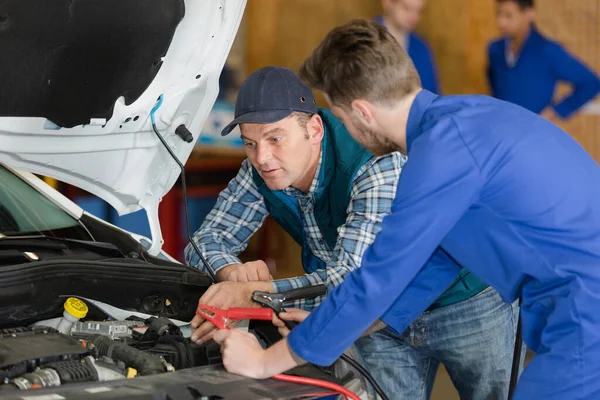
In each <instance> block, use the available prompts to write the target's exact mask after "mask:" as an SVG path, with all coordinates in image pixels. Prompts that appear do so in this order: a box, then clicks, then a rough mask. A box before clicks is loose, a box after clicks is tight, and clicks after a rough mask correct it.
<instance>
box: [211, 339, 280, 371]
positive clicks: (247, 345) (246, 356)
mask: <svg viewBox="0 0 600 400" xmlns="http://www.w3.org/2000/svg"><path fill="white" fill-rule="evenodd" d="M214 339H215V342H217V343H218V344H220V345H221V354H222V356H223V366H224V367H225V369H226V370H227V371H228V372H231V373H232V374H239V375H244V376H247V377H249V378H254V379H264V378H268V376H266V375H265V371H264V368H262V367H263V366H264V364H265V363H264V356H265V350H264V349H263V348H262V346H261V345H260V343H258V340H257V339H256V337H255V336H254V335H253V334H251V333H248V332H243V331H240V330H238V329H234V330H225V329H223V330H220V331H218V332H216V333H215V336H214Z"/></svg>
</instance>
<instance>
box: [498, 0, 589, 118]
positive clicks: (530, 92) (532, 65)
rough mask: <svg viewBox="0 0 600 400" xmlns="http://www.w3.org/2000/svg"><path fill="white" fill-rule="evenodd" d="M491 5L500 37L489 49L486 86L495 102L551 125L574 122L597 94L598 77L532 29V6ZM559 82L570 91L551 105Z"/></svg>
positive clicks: (520, 1)
mask: <svg viewBox="0 0 600 400" xmlns="http://www.w3.org/2000/svg"><path fill="white" fill-rule="evenodd" d="M496 3H497V21H498V27H499V28H500V31H501V32H502V34H503V37H502V38H501V39H499V40H496V41H494V42H492V43H491V44H490V45H489V47H488V69H487V72H488V81H489V85H490V89H491V92H492V95H493V96H494V97H497V98H499V99H501V100H506V101H510V102H512V103H515V104H518V105H520V106H522V107H525V108H526V109H528V110H530V111H533V112H535V113H538V114H541V115H542V116H544V117H546V118H548V119H549V120H551V121H555V122H556V121H560V120H564V119H568V118H570V117H571V116H573V115H574V114H575V113H576V112H577V111H578V110H579V109H581V107H583V106H584V105H585V104H586V103H587V102H589V101H590V100H592V99H593V98H594V97H595V96H596V95H597V94H598V92H600V79H599V78H598V76H597V75H596V74H595V73H594V72H593V71H592V70H590V69H589V68H588V67H587V66H586V65H584V64H583V63H582V62H581V61H580V60H578V59H577V57H575V56H573V55H572V54H569V52H568V51H567V50H565V48H564V47H563V46H561V45H560V44H558V43H557V42H555V41H553V40H551V39H548V38H547V37H545V36H544V35H542V34H541V33H540V31H539V30H538V29H537V28H536V25H535V23H534V9H533V7H534V3H533V0H496ZM558 82H566V83H569V84H571V85H572V86H573V91H572V92H571V93H570V94H569V95H567V96H566V97H564V98H562V99H559V100H558V101H556V102H554V101H553V98H554V92H555V88H556V84H557V83H558Z"/></svg>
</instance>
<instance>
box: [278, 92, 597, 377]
mask: <svg viewBox="0 0 600 400" xmlns="http://www.w3.org/2000/svg"><path fill="white" fill-rule="evenodd" d="M407 150H408V156H409V157H408V161H407V163H406V165H405V166H404V167H403V171H402V176H401V178H400V181H399V183H398V187H397V194H396V196H395V199H394V204H393V206H392V212H391V214H390V215H389V216H387V217H386V218H385V219H384V221H383V227H382V231H381V232H380V233H379V235H378V236H377V238H376V240H375V241H374V242H373V244H372V245H371V246H370V247H369V249H368V250H367V251H366V252H365V254H364V257H363V260H362V264H361V267H360V268H357V269H356V270H354V271H353V272H352V273H350V274H349V275H348V276H347V277H346V279H345V280H344V282H343V283H342V284H341V285H339V286H338V287H336V289H335V290H334V291H333V292H332V293H330V294H329V295H328V296H327V298H326V299H325V301H324V302H323V304H321V306H320V307H319V308H317V309H316V310H315V311H314V312H312V313H311V314H310V315H309V317H308V318H307V319H306V320H305V321H304V322H302V323H301V324H300V325H299V326H298V327H296V328H295V329H294V330H292V332H290V334H289V336H288V342H289V345H290V348H291V349H292V350H293V351H294V352H295V353H296V354H297V355H299V356H300V357H301V358H303V359H304V360H307V361H308V362H311V363H314V364H318V365H330V364H331V363H332V362H333V361H334V360H335V359H336V358H337V357H339V356H340V355H341V354H342V353H343V351H344V350H345V349H346V348H348V347H349V346H350V345H351V344H352V343H354V341H355V340H356V339H358V337H359V336H360V335H361V334H362V333H363V332H364V331H365V330H366V329H367V328H368V327H369V326H371V324H372V323H373V322H375V321H376V320H377V319H378V318H381V319H382V320H383V321H384V322H386V323H387V324H388V325H389V327H390V328H392V329H393V330H395V331H397V332H402V331H404V329H406V327H407V326H408V325H409V324H410V323H411V322H412V321H413V320H414V319H415V318H417V317H418V316H419V314H421V313H422V312H423V311H424V310H425V309H426V308H427V307H428V305H429V304H431V302H432V301H433V300H435V299H436V298H437V297H438V296H439V295H440V294H441V293H442V292H443V291H444V290H445V289H446V287H447V286H448V284H449V283H450V282H451V281H452V279H453V277H454V276H455V274H456V267H453V266H452V264H451V263H448V262H444V259H448V258H451V259H453V260H456V262H457V263H459V264H460V265H461V266H462V267H464V268H465V269H468V270H469V271H471V272H472V273H473V274H475V275H477V276H478V277H479V278H481V279H482V280H483V281H485V282H487V283H489V284H490V285H491V286H493V287H494V288H495V289H496V291H497V292H498V293H499V294H500V296H501V297H502V298H503V300H504V301H505V302H507V303H510V302H512V301H514V300H515V299H517V298H518V297H521V298H522V301H523V303H522V304H523V306H522V308H521V312H522V314H521V315H522V318H523V338H524V340H525V343H526V344H527V346H528V347H529V348H531V349H532V350H533V351H535V352H538V351H540V350H542V351H544V352H546V353H551V354H552V352H553V351H554V350H552V349H548V348H547V347H545V346H549V345H553V344H558V346H561V348H564V343H573V346H576V347H577V346H581V343H582V342H581V340H583V339H582V337H585V338H588V337H593V338H596V337H597V335H596V332H597V329H596V326H597V325H594V323H595V322H589V323H588V321H597V319H591V318H592V317H593V318H597V310H598V304H600V299H599V298H598V295H597V293H600V268H599V266H600V185H599V184H598V183H599V182H600V166H598V164H597V163H596V162H595V161H594V159H593V158H592V157H591V156H590V155H589V154H588V153H586V152H585V150H584V149H583V148H582V147H581V146H580V145H579V144H578V143H577V142H576V141H575V140H574V139H573V138H572V137H571V136H570V135H568V134H567V133H566V132H564V131H562V130H561V129H560V128H559V127H557V126H556V125H554V124H553V123H551V122H550V121H547V120H545V119H544V118H541V117H540V116H537V115H535V114H533V113H531V112H529V111H527V110H524V109H523V108H521V107H519V106H516V105H513V104H510V103H507V102H503V101H499V100H496V99H493V98H490V97H488V96H475V95H473V96H436V95H434V94H433V93H431V92H428V91H426V90H423V91H421V92H420V93H419V94H418V95H417V97H416V99H415V101H414V103H413V105H412V107H411V110H410V114H409V118H408V123H407ZM582 321H585V323H582ZM549 324H551V326H550V327H549V328H548V329H547V330H546V327H547V326H548V325H549ZM586 324H587V325H586ZM582 329H584V331H582ZM585 329H587V330H585ZM588 334H589V336H585V335H588ZM585 340H587V339H585ZM586 343H587V342H586ZM594 343H595V342H594ZM558 351H560V349H558Z"/></svg>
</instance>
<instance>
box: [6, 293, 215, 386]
mask: <svg viewBox="0 0 600 400" xmlns="http://www.w3.org/2000/svg"><path fill="white" fill-rule="evenodd" d="M87 301H88V302H89V300H87ZM91 303H92V304H94V305H95V306H96V307H98V308H100V309H106V311H108V313H111V314H118V313H119V312H121V313H130V314H131V316H130V317H128V318H127V319H122V320H116V319H110V317H109V319H104V320H96V319H93V318H91V319H88V318H85V317H83V318H81V319H79V318H76V317H77V315H76V316H73V315H71V314H69V312H68V311H69V307H68V305H69V304H79V305H80V307H81V304H83V306H84V307H85V308H86V312H87V304H86V300H83V299H80V298H75V297H71V298H67V299H66V301H65V311H64V313H63V314H64V315H63V316H62V317H58V318H52V319H47V320H43V321H38V322H36V323H34V324H32V325H30V326H27V327H20V328H11V329H2V330H0V378H1V379H2V381H3V382H4V384H3V385H0V394H2V393H4V392H6V391H11V390H13V391H14V390H30V389H40V388H47V387H58V386H63V385H69V384H73V383H81V382H102V381H110V380H119V379H126V378H134V377H137V376H148V375H156V374H162V373H165V372H172V371H175V370H182V369H187V368H193V367H198V366H207V365H217V364H220V362H221V358H220V349H219V346H218V345H217V344H216V343H214V342H208V343H205V344H202V345H197V344H195V343H193V342H190V341H189V339H188V338H189V333H190V329H189V325H187V324H185V323H183V322H181V321H175V322H174V321H172V320H171V319H168V318H165V317H155V316H150V315H144V314H141V313H138V312H128V311H125V310H119V309H116V308H114V307H111V306H109V305H106V304H103V303H100V302H93V301H92V302H91ZM115 310H117V311H115ZM108 313H107V315H109V314H108ZM75 314H76V313H75ZM67 317H70V318H67ZM178 325H179V326H178Z"/></svg>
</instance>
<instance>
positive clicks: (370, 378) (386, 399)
mask: <svg viewBox="0 0 600 400" xmlns="http://www.w3.org/2000/svg"><path fill="white" fill-rule="evenodd" d="M280 312H285V309H282V310H281V311H280ZM278 316H279V315H278ZM279 319H281V320H282V321H283V323H284V324H285V326H286V327H287V328H288V329H289V330H290V331H291V330H292V329H294V328H295V327H297V326H298V322H296V321H286V320H284V319H282V318H279ZM340 359H341V360H343V361H345V362H347V363H348V364H350V366H351V367H353V368H354V369H355V370H356V371H357V372H358V373H359V374H361V375H362V376H363V377H364V378H365V379H366V380H367V381H368V382H369V383H370V384H371V386H373V389H374V390H375V392H376V393H377V394H378V395H379V397H381V400H389V397H387V395H386V394H385V392H384V391H383V389H382V388H381V386H379V384H378V383H377V381H376V380H375V378H373V375H371V373H370V372H369V371H367V370H366V369H365V368H364V367H363V366H362V365H360V364H359V363H358V362H357V361H356V360H353V359H352V358H351V357H350V356H348V355H347V354H342V355H341V356H340Z"/></svg>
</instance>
